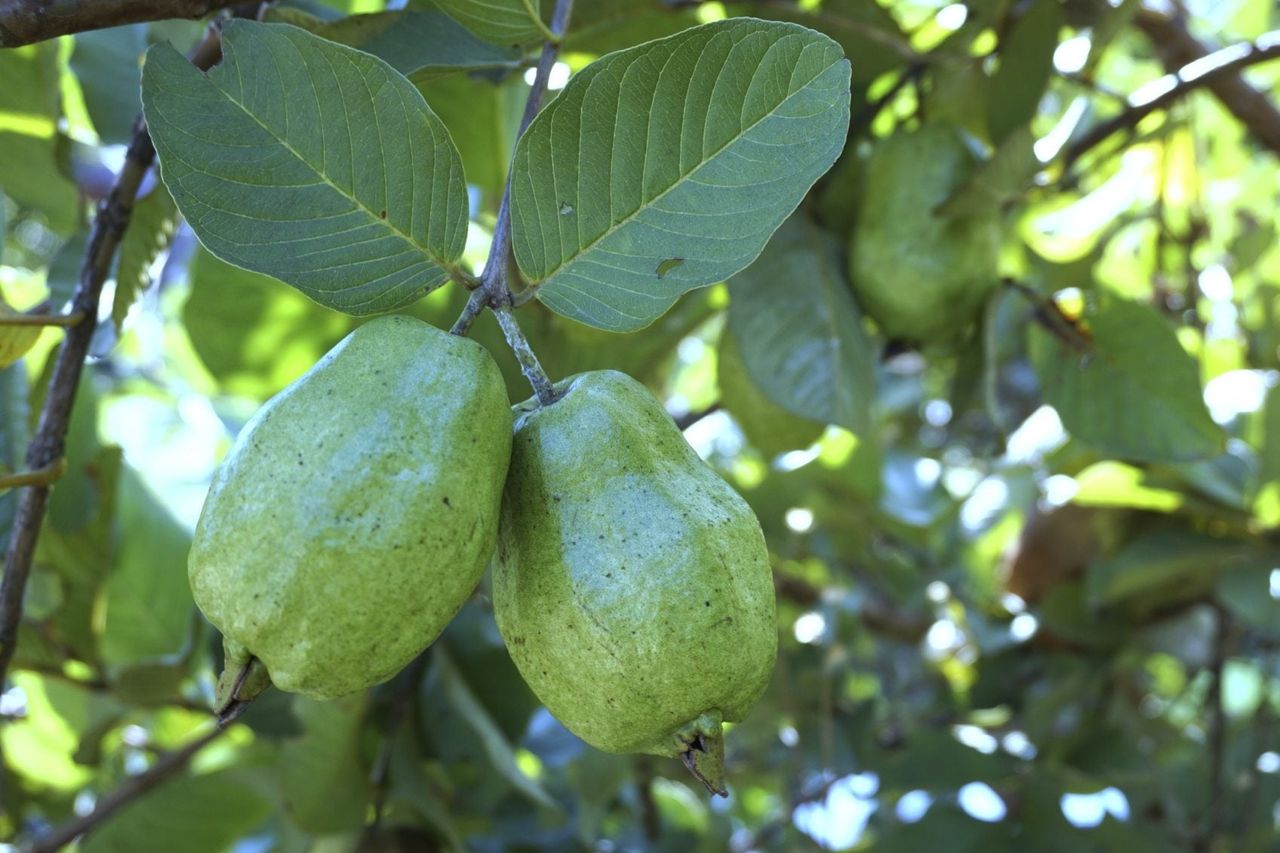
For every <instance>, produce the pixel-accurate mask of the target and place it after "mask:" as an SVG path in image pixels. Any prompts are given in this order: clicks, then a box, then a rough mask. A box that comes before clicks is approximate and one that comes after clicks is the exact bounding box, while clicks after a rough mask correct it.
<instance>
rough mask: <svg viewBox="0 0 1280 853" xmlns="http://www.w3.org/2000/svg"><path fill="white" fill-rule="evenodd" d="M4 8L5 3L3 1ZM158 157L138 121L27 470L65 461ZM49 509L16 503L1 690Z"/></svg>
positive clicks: (35, 496) (44, 494) (83, 272)
mask: <svg viewBox="0 0 1280 853" xmlns="http://www.w3.org/2000/svg"><path fill="white" fill-rule="evenodd" d="M0 2H3V0H0ZM221 55H222V41H221V39H220V37H219V36H218V33H217V31H216V29H214V28H210V30H209V33H208V35H207V36H206V37H205V38H204V39H203V40H202V41H201V42H200V44H199V45H197V47H196V48H195V50H194V51H193V52H192V54H191V57H190V58H191V62H192V63H193V64H194V65H195V66H196V67H198V68H200V69H202V70H207V69H208V68H210V67H211V66H212V65H213V64H214V63H215V62H217V61H218V59H219V58H220V57H221ZM155 156H156V151H155V148H154V147H152V145H151V137H150V136H149V135H148V134H147V128H146V125H145V123H144V122H143V120H142V117H141V116H139V117H138V119H137V121H136V122H135V130H134V134H133V140H132V142H130V143H129V150H128V153H127V154H126V155H125V162H124V167H123V168H122V169H121V170H120V175H119V177H117V178H116V183H115V186H114V187H113V188H112V189H111V192H110V193H109V194H108V195H107V197H106V198H105V199H103V200H102V203H101V204H100V205H99V206H98V215H97V217H96V218H95V219H94V222H93V230H92V231H91V233H90V235H89V244H88V247H87V248H86V249H85V257H84V262H83V264H82V265H81V268H80V282H79V284H78V285H77V286H76V291H75V295H74V296H73V297H72V300H71V304H72V308H71V312H70V313H72V314H77V313H78V314H81V315H82V316H83V317H84V321H83V322H82V323H80V324H79V325H76V326H73V327H71V328H70V329H68V330H67V333H66V335H65V336H64V337H63V339H62V346H61V348H60V349H59V350H58V354H57V356H56V357H55V361H54V366H53V377H52V379H51V380H50V381H49V390H48V393H47V394H46V395H45V399H44V405H43V407H42V408H41V410H40V421H39V424H38V426H37V427H36V434H35V437H34V438H33V439H32V440H31V445H30V447H28V448H27V466H26V467H27V468H28V469H29V470H31V471H39V470H42V469H44V468H47V467H48V466H49V465H52V464H54V463H55V462H56V461H57V460H59V459H61V458H62V457H63V456H64V455H65V454H64V450H65V445H66V439H67V427H68V425H69V424H70V422H71V407H72V404H73V403H74V401H75V396H76V388H77V387H78V386H79V384H80V375H81V373H82V372H83V371H84V360H85V356H86V355H88V352H89V344H90V342H91V341H92V340H93V332H94V329H95V328H97V325H98V321H97V318H98V301H99V298H100V297H101V295H102V283H103V282H104V281H105V280H106V278H107V275H108V274H109V273H110V271H111V261H112V258H114V257H115V253H116V248H117V247H118V246H119V245H120V240H121V238H123V237H124V232H125V229H126V228H127V227H128V225H129V218H130V217H131V216H132V214H133V202H134V199H135V198H136V197H137V195H138V188H139V186H141V184H142V179H143V177H144V176H145V175H146V173H147V170H148V169H149V168H150V167H151V163H152V161H153V160H154V159H155ZM48 501H49V486H48V485H47V484H45V485H34V486H30V487H28V488H27V489H26V490H25V491H24V492H23V493H22V496H21V498H20V499H19V501H18V509H17V512H16V513H15V514H14V519H13V528H12V533H11V535H10V537H9V550H8V553H7V554H6V555H5V562H4V577H3V579H0V686H3V684H4V683H5V677H6V675H7V673H8V670H9V663H10V662H11V661H12V660H13V653H14V650H15V648H16V646H17V641H18V624H19V623H20V622H21V621H22V598H23V594H24V593H25V591H26V588H27V578H28V577H30V575H31V561H32V557H33V556H34V554H35V550H36V539H37V537H38V536H39V535H40V526H41V523H42V522H43V520H44V512H45V506H46V504H47V503H48Z"/></svg>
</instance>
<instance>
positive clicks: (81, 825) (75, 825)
mask: <svg viewBox="0 0 1280 853" xmlns="http://www.w3.org/2000/svg"><path fill="white" fill-rule="evenodd" d="M246 707H247V706H246V705H236V706H234V708H233V709H232V710H231V711H229V712H228V713H227V714H225V715H223V716H222V717H219V718H218V721H217V722H216V723H214V727H213V728H212V729H211V730H210V731H208V732H207V733H205V734H203V735H201V736H200V737H198V738H196V739H195V740H193V741H191V742H190V743H189V744H187V745H186V746H184V747H182V748H181V749H178V750H175V751H174V752H170V753H166V754H165V755H164V756H162V757H161V758H160V759H159V760H157V761H156V763H155V764H153V765H151V766H150V767H149V768H147V770H146V771H144V772H142V773H139V774H138V775H137V776H133V777H131V778H129V779H128V780H126V781H125V782H124V783H123V784H122V785H120V787H119V788H116V789H115V790H114V791H112V792H111V793H110V794H108V795H107V796H105V797H103V798H102V799H100V800H98V803H97V805H95V806H94V807H93V811H91V812H89V813H88V814H87V815H84V816H83V817H78V818H75V819H74V820H69V821H67V822H66V823H64V824H62V825H61V826H59V827H56V828H55V829H54V830H53V831H52V832H50V833H49V834H48V835H43V836H41V837H40V838H38V839H36V840H35V841H34V842H33V843H32V844H31V845H29V846H27V847H24V848H22V849H23V851H24V853H52V851H55V850H60V849H62V848H63V847H65V846H66V845H68V844H70V843H71V842H72V841H75V840H76V839H77V838H79V837H80V836H81V835H84V834H85V833H86V832H89V831H90V830H92V829H93V828H94V827H96V826H97V825H98V824H100V823H102V822H103V821H105V820H106V819H107V818H109V817H111V816H112V815H113V814H115V813H116V812H118V811H120V810H121V809H122V808H124V807H125V806H127V805H129V804H130V803H132V802H133V801H134V800H136V799H138V798H139V797H141V796H142V795H143V794H145V793H147V792H148V791H150V790H151V789H152V788H154V787H156V786H157V785H159V784H160V783H161V782H164V781H165V780H167V779H168V778H169V777H170V776H172V775H174V774H175V773H177V772H178V771H180V770H182V768H184V767H186V766H187V763H188V762H189V761H191V759H192V758H193V757H195V755H196V753H198V752H199V751H200V750H202V749H204V748H205V747H206V746H208V745H209V744H211V743H213V742H214V741H215V740H217V739H218V738H219V737H221V736H222V734H223V733H224V732H225V731H227V729H228V728H230V727H231V724H232V723H233V722H235V720H236V718H237V717H239V716H240V715H241V714H242V713H244V709H245V708H246Z"/></svg>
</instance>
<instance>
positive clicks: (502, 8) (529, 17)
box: [435, 0, 551, 44]
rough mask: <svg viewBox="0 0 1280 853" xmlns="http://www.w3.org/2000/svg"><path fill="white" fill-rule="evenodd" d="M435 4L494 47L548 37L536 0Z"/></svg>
mask: <svg viewBox="0 0 1280 853" xmlns="http://www.w3.org/2000/svg"><path fill="white" fill-rule="evenodd" d="M435 5H436V6H438V7H439V8H440V10H441V11H443V12H444V13H445V14H447V15H448V16H449V17H451V18H453V19H454V20H456V21H457V22H458V23H460V24H462V25H463V26H464V27H466V28H467V29H469V30H471V32H473V33H475V34H476V35H478V36H480V37H481V38H482V39H485V40H486V41H491V42H494V43H496V44H525V43H526V42H531V41H537V40H538V39H541V38H545V37H547V36H549V35H550V34H551V33H550V31H549V30H548V29H547V28H546V26H545V25H544V24H543V23H542V16H541V13H540V12H539V9H538V5H539V4H538V0H435Z"/></svg>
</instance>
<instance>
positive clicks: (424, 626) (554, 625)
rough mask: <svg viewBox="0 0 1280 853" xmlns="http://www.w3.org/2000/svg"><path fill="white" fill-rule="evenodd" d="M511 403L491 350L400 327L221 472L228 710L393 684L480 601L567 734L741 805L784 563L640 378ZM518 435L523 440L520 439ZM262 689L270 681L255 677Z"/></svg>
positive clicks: (212, 576)
mask: <svg viewBox="0 0 1280 853" xmlns="http://www.w3.org/2000/svg"><path fill="white" fill-rule="evenodd" d="M556 393H557V395H558V396H557V399H556V401H555V402H554V403H551V404H549V405H539V404H538V402H537V401H536V400H531V401H529V402H526V403H523V404H521V405H519V406H516V407H515V409H514V424H513V410H512V408H511V407H510V405H509V403H508V400H507V395H506V389H505V385H504V384H503V380H502V376H501V374H500V373H499V371H498V368H497V365H496V364H495V363H494V361H493V359H492V358H491V357H490V355H489V353H488V352H487V351H486V350H485V349H484V348H483V347H481V346H480V345H479V344H476V343H474V342H473V341H470V340H467V339H465V338H461V337H457V336H453V335H450V334H446V333H444V332H442V331H440V330H438V329H436V328H434V327H432V326H430V325H428V324H426V323H423V322H421V321H418V320H415V319H412V318H409V317H403V316H390V317H383V318H379V319H376V320H373V321H371V322H369V323H366V324H365V325H363V326H361V327H360V328H359V329H357V330H356V331H354V332H352V333H351V334H350V335H349V336H348V337H347V338H346V339H344V340H343V341H342V342H341V343H339V344H338V346H337V347H335V348H334V349H333V350H332V351H331V352H330V353H328V354H327V355H326V356H325V357H324V358H323V359H321V361H320V362H318V363H317V364H316V365H315V367H313V368H312V369H311V370H310V371H309V372H308V373H307V374H306V375H304V376H303V377H302V378H300V379H299V380H298V381H296V382H295V383H294V384H293V385H291V386H290V387H289V388H287V389H285V390H284V391H283V392H281V393H280V394H279V395H278V396H276V397H274V398H273V399H271V400H270V401H269V402H267V403H266V405H264V406H263V407H262V409H261V410H260V411H259V412H258V413H257V414H256V415H255V416H254V418H253V419H252V420H251V421H250V422H249V423H248V424H247V425H246V427H245V428H244V430H243V431H242V432H241V434H240V436H239V438H238V439H237V441H236V443H235V445H234V446H233V447H232V449H231V451H230V453H229V454H228V456H227V459H226V460H225V462H224V463H223V465H222V467H221V468H220V469H219V470H218V472H217V474H216V475H215V478H214V481H213V484H212V487H211V489H210V492H209V496H208V499H207V500H206V502H205V505H204V509H203V512H202V513H201V516H200V520H199V523H198V525H197V528H196V534H195V540H194V542H193V545H192V549H191V555H190V560H189V574H190V579H191V586H192V591H193V593H194V596H195V600H196V603H197V604H198V605H199V607H200V609H201V610H202V611H203V612H204V613H205V615H206V616H207V617H208V618H209V621H210V622H212V623H213V624H214V625H215V626H216V627H217V628H218V629H219V630H221V632H222V634H223V637H224V645H225V649H226V667H225V670H224V673H223V678H222V681H221V683H220V690H219V693H220V695H219V702H220V704H221V705H222V706H226V705H228V704H230V703H231V702H234V701H240V700H245V699H248V698H251V695H252V693H253V692H255V691H257V690H261V689H262V688H263V687H265V686H266V684H268V683H274V684H275V685H276V686H278V687H280V688H281V689H284V690H289V691H295V692H299V693H306V694H310V695H313V696H319V697H336V696H341V695H343V694H347V693H352V692H355V691H358V690H361V689H364V688H366V687H369V686H372V685H374V684H378V683H379V682H382V681H385V680H386V679H388V678H390V677H391V676H392V675H394V674H395V673H396V672H398V671H399V670H400V669H401V668H402V667H404V666H405V665H406V664H407V663H408V662H409V661H410V660H412V659H413V658H414V657H415V656H417V655H418V654H420V653H421V652H422V651H423V650H424V649H425V648H426V647H427V646H428V645H429V644H430V643H431V642H432V641H433V640H435V638H436V637H437V636H438V635H439V634H440V632H441V631H442V630H443V629H444V627H445V626H446V625H447V624H448V623H449V621H450V619H452V618H453V616H454V614H455V613H456V612H457V611H458V610H459V609H460V608H461V607H462V605H463V603H464V602H465V601H466V600H467V598H468V597H469V596H470V595H471V594H472V592H473V591H474V589H475V588H476V585H477V584H478V583H479V581H480V578H481V575H483V573H484V570H485V568H486V566H487V565H488V564H489V561H490V558H491V556H493V555H494V553H495V550H496V554H497V560H496V561H495V564H494V574H493V605H494V611H495V616H496V618H497V622H498V627H499V629H500V631H501V633H502V635H503V638H504V639H505V641H506V644H507V648H508V649H509V651H510V653H511V656H512V658H513V659H514V661H515V663H516V665H517V667H518V668H519V670H520V672H521V674H522V675H523V677H524V678H525V680H526V681H527V682H528V683H529V685H530V686H531V687H532V688H533V690H534V692H535V693H536V694H537V695H538V697H539V698H540V699H541V700H542V702H543V703H544V704H545V705H546V706H547V708H548V709H549V710H550V711H551V712H552V713H553V714H554V715H555V716H556V717H558V718H559V719H560V720H561V722H563V723H564V724H565V726H566V727H567V728H569V729H570V730H571V731H573V732H575V733H576V734H578V735H579V736H580V737H582V739H583V740H585V741H587V742H588V743H590V744H592V745H593V746H596V747H598V748H600V749H603V750H606V751H609V752H648V753H654V754H658V755H667V756H672V757H678V758H681V759H682V760H683V761H684V763H685V765H686V766H687V767H688V768H689V769H690V770H691V771H692V772H693V773H694V775H695V776H697V777H698V778H699V779H700V780H702V781H703V782H704V783H705V784H706V785H707V787H708V788H710V789H711V790H713V791H716V792H719V793H723V792H724V783H723V778H722V767H721V765H722V759H723V741H722V736H721V724H722V723H723V722H724V721H733V720H738V719H741V718H742V717H743V716H744V715H745V714H746V712H747V711H748V709H749V708H750V707H751V705H752V704H753V703H754V702H755V700H756V699H757V698H758V697H759V695H760V694H761V693H762V692H763V690H764V688H765V686H766V684H767V682H768V680H769V676H770V673H771V671H772V668H773V663H774V658H775V655H776V646H777V632H776V628H775V615H774V593H773V583H772V573H771V571H770V567H769V560H768V552H767V550H766V547H765V542H764V537H763V534H762V533H761V530H760V525H759V523H758V521H757V520H756V518H755V515H754V514H753V513H752V511H751V509H750V507H749V506H748V505H747V503H746V502H745V501H744V500H743V499H742V497H741V496H740V495H738V493H737V492H736V491H734V490H733V489H732V488H731V487H730V486H729V485H728V484H727V483H726V482H724V481H723V480H722V479H720V477H719V476H717V475H716V474H715V473H714V472H713V471H712V470H711V469H710V468H708V467H707V466H706V465H705V464H704V463H703V462H702V461H701V460H700V459H699V458H698V457H697V455H696V454H694V452H693V450H692V449H691V448H690V447H689V445H688V444H687V443H686V442H685V440H684V437H683V435H682V434H681V433H680V431H679V430H678V428H677V427H676V425H675V424H674V422H673V421H672V420H671V418H670V416H669V415H668V414H667V413H666V411H665V410H664V409H663V407H662V406H661V404H660V403H659V402H658V401H657V400H656V399H655V398H654V397H653V396H652V395H651V394H650V393H649V392H648V391H647V390H646V389H645V388H644V387H643V386H642V385H640V384H639V383H638V382H636V381H635V380H633V379H631V378H629V377H627V376H626V375H624V374H621V373H617V372H613V371H598V372H592V373H585V374H580V375H578V376H576V377H572V378H570V379H568V380H565V381H564V382H562V383H560V384H559V385H557V386H556ZM513 427H514V428H513ZM246 676H248V678H247V680H246Z"/></svg>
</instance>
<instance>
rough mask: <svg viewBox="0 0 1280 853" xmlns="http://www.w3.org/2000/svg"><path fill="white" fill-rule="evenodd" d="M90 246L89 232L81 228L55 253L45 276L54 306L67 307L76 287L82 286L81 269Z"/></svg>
mask: <svg viewBox="0 0 1280 853" xmlns="http://www.w3.org/2000/svg"><path fill="white" fill-rule="evenodd" d="M88 245H89V232H88V231H87V230H85V229H84V228H81V229H80V230H79V231H76V232H75V233H74V234H72V235H71V236H70V237H68V238H67V239H66V240H65V241H64V242H63V244H62V245H61V246H59V247H58V251H57V252H55V253H54V256H53V260H52V261H50V262H49V270H48V272H47V273H46V275H45V286H46V287H48V288H49V298H50V300H52V302H53V304H54V305H65V304H66V303H68V302H70V301H71V297H72V296H74V295H75V292H76V287H77V286H79V284H80V267H81V266H82V265H83V264H84V253H85V249H86V248H87V247H88Z"/></svg>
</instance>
